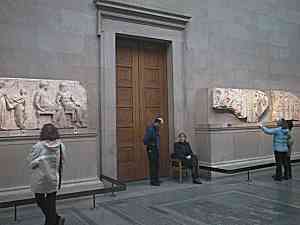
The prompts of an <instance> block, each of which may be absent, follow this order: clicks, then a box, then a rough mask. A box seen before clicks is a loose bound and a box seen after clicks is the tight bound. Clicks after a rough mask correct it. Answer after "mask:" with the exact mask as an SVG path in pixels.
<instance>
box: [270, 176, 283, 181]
mask: <svg viewBox="0 0 300 225" xmlns="http://www.w3.org/2000/svg"><path fill="white" fill-rule="evenodd" d="M272 178H273V180H276V181H281V177H276V176H275V175H273V176H272Z"/></svg>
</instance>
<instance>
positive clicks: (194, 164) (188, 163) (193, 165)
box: [183, 155, 199, 179]
mask: <svg viewBox="0 0 300 225" xmlns="http://www.w3.org/2000/svg"><path fill="white" fill-rule="evenodd" d="M183 165H184V166H185V167H187V168H190V169H191V170H192V178H193V179H197V178H198V177H199V170H198V158H197V156H195V155H192V157H191V158H190V159H184V160H183Z"/></svg>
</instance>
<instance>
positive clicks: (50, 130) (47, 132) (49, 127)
mask: <svg viewBox="0 0 300 225" xmlns="http://www.w3.org/2000/svg"><path fill="white" fill-rule="evenodd" d="M59 138H60V136H59V133H58V129H57V128H56V127H55V126H54V125H53V124H51V123H47V124H45V125H44V126H43V127H42V130H41V133H40V141H46V140H47V141H55V140H57V139H59Z"/></svg>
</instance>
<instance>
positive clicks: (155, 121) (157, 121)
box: [154, 117, 162, 124]
mask: <svg viewBox="0 0 300 225" xmlns="http://www.w3.org/2000/svg"><path fill="white" fill-rule="evenodd" d="M154 123H160V124H161V123H162V118H161V117H156V118H155V120H154Z"/></svg>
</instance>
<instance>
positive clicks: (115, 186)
mask: <svg viewBox="0 0 300 225" xmlns="http://www.w3.org/2000/svg"><path fill="white" fill-rule="evenodd" d="M100 179H101V181H103V182H107V183H109V184H110V185H109V186H108V187H105V186H104V187H103V185H101V186H94V187H89V188H87V189H83V190H82V189H81V190H78V191H76V190H74V191H70V192H61V193H59V194H58V195H57V196H56V199H57V200H62V199H70V198H79V197H85V196H92V198H93V208H96V197H95V196H96V195H97V194H105V193H111V195H112V196H114V195H115V192H119V191H124V190H126V184H123V183H121V182H120V181H118V180H115V179H113V178H110V177H107V176H104V175H101V176H100ZM35 202H36V200H35V198H34V196H33V194H32V193H30V195H27V196H23V197H18V198H10V199H8V200H0V208H10V207H14V221H16V220H17V207H18V206H22V205H30V204H34V203H35Z"/></svg>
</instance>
